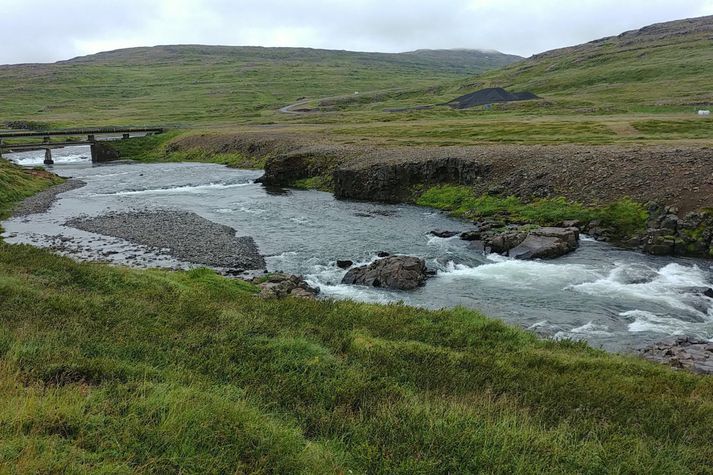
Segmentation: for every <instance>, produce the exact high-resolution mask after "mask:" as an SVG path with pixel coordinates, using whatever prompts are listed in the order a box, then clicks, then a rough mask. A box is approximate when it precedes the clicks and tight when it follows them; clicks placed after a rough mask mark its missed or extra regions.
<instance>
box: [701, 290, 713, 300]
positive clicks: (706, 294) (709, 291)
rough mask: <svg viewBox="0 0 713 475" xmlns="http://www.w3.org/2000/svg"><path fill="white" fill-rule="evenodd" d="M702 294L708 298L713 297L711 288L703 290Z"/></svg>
mask: <svg viewBox="0 0 713 475" xmlns="http://www.w3.org/2000/svg"><path fill="white" fill-rule="evenodd" d="M703 295H705V296H706V297H708V298H709V299H713V289H708V290H706V291H705V292H703Z"/></svg>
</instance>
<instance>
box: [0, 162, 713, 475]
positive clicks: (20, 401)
mask: <svg viewBox="0 0 713 475" xmlns="http://www.w3.org/2000/svg"><path fill="white" fill-rule="evenodd" d="M15 172H17V169H15V168H14V167H7V166H3V169H2V170H0V176H2V177H7V176H14V174H15ZM12 183H14V184H15V185H14V192H15V194H13V195H12V196H11V195H9V194H8V195H3V196H6V197H5V198H3V200H4V201H3V206H4V207H5V208H7V207H9V206H11V202H12V201H13V200H15V199H19V198H20V197H21V196H23V195H27V194H29V193H31V192H32V191H33V190H37V189H40V188H43V187H45V186H46V184H47V179H46V178H43V177H39V176H35V175H30V179H26V177H23V178H21V180H20V181H19V180H18V179H13V180H12ZM0 302H2V305H0V441H1V442H0V472H19V473H38V472H39V473H56V472H73V473H86V472H102V473H126V472H178V471H180V472H183V473H206V472H212V473H232V472H277V473H347V472H348V471H350V470H351V471H353V472H354V473H366V472H368V473H380V472H381V473H409V474H412V473H434V472H436V473H439V472H440V473H462V472H474V471H477V470H481V471H486V472H499V473H543V472H548V473H553V472H554V473H573V472H579V473H622V472H639V473H643V472H645V473H710V472H711V470H710V467H711V462H712V461H713V436H712V435H711V432H710V427H711V425H712V424H713V378H710V377H700V376H695V375H692V374H687V373H677V372H674V371H672V370H670V369H668V368H665V367H662V366H658V365H654V364H652V363H648V362H646V361H643V360H639V359H636V358H633V357H624V356H617V355H611V354H607V353H604V352H602V351H598V350H594V349H591V348H588V347H586V346H585V345H583V344H577V343H570V342H553V341H544V340H540V339H538V338H536V337H535V336H534V335H532V334H529V333H526V332H524V331H522V330H519V329H516V328H513V327H509V326H507V325H505V324H502V323H500V322H497V321H494V320H490V319H488V318H485V317H483V316H482V315H480V314H478V313H476V312H473V311H467V310H463V309H454V310H447V311H427V310H422V309H416V308H410V307H405V306H400V305H389V306H379V305H368V304H358V303H354V302H331V301H302V300H293V299H288V300H282V301H275V300H271V301H266V300H262V299H260V298H258V297H256V296H255V288H253V287H252V286H251V285H249V284H245V283H242V282H240V281H236V280H231V279H226V278H223V277H220V276H218V275H216V274H215V273H213V272H212V271H208V270H194V271H190V272H168V271H159V270H151V271H139V270H130V269H125V268H117V267H113V266H108V265H105V264H87V263H84V264H80V263H76V262H73V261H71V260H70V259H68V258H64V257H59V256H55V255H52V254H51V253H50V252H48V251H46V250H40V249H35V248H32V247H29V246H13V245H8V244H4V243H2V242H0Z"/></svg>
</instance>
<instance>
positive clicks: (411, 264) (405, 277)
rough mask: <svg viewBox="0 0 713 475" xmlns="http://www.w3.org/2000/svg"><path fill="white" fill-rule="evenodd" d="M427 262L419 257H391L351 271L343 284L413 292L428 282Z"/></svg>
mask: <svg viewBox="0 0 713 475" xmlns="http://www.w3.org/2000/svg"><path fill="white" fill-rule="evenodd" d="M426 276H427V274H426V262H425V261H424V260H423V259H419V258H418V257H411V256H391V257H386V258H384V259H380V260H378V261H375V262H372V263H371V264H369V265H368V266H362V267H356V268H354V269H351V270H350V271H349V272H347V274H346V275H345V276H344V278H343V279H342V284H355V285H368V286H370V287H385V288H389V289H397V290H413V289H415V288H416V287H419V286H421V285H423V283H424V282H425V281H426Z"/></svg>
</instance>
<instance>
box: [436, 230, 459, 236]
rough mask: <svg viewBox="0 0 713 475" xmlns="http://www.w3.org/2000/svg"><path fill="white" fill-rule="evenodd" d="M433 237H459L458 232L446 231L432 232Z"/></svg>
mask: <svg viewBox="0 0 713 475" xmlns="http://www.w3.org/2000/svg"><path fill="white" fill-rule="evenodd" d="M431 235H432V236H436V237H439V238H452V237H453V236H457V235H458V231H448V230H446V229H434V230H433V231H431Z"/></svg>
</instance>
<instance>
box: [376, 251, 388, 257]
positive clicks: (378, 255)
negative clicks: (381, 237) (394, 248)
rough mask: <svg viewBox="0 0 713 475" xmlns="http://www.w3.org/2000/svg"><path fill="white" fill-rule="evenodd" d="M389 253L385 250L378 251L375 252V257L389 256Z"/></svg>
mask: <svg viewBox="0 0 713 475" xmlns="http://www.w3.org/2000/svg"><path fill="white" fill-rule="evenodd" d="M390 255H391V254H389V253H388V252H385V251H379V252H377V253H376V257H389V256H390Z"/></svg>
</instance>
